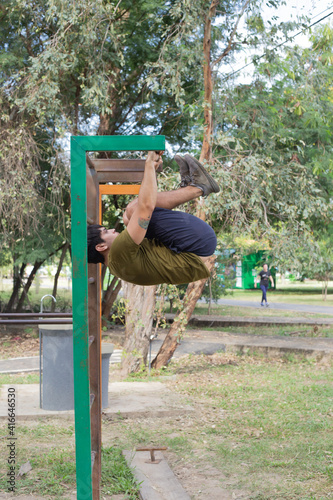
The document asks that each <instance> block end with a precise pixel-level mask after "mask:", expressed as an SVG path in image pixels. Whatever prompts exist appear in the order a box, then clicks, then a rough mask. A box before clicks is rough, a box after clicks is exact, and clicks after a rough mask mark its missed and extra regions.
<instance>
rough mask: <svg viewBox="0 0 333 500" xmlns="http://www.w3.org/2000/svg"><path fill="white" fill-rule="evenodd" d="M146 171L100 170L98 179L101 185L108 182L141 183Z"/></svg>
mask: <svg viewBox="0 0 333 500" xmlns="http://www.w3.org/2000/svg"><path fill="white" fill-rule="evenodd" d="M143 175H144V172H98V173H97V179H98V183H99V185H101V184H107V183H108V182H113V183H114V182H124V183H125V184H128V183H129V182H130V183H139V184H141V182H142V179H143Z"/></svg>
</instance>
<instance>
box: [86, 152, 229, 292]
mask: <svg viewBox="0 0 333 500" xmlns="http://www.w3.org/2000/svg"><path fill="white" fill-rule="evenodd" d="M175 160H176V161H177V163H178V164H179V166H180V174H181V187H180V188H179V189H176V190H174V191H168V192H160V193H158V192H157V182H156V169H157V168H158V166H159V164H160V163H161V162H162V160H161V153H156V152H153V151H150V152H149V153H148V156H147V159H146V163H145V171H144V176H143V180H142V183H141V187H140V192H139V196H138V198H137V199H136V200H133V201H132V202H131V203H130V204H129V205H128V206H127V208H126V211H125V214H124V223H125V225H126V229H125V231H123V232H122V233H120V234H119V233H117V232H116V231H115V230H114V229H106V228H104V227H102V226H98V225H92V226H88V262H94V263H97V262H102V263H105V264H107V265H108V267H109V269H110V272H111V273H112V274H113V275H115V276H118V277H119V278H121V279H123V280H124V281H128V282H130V283H135V284H137V285H155V284H159V283H172V284H181V283H190V282H192V281H197V280H200V279H203V278H208V277H209V271H208V269H207V267H206V266H205V261H206V260H207V259H208V258H209V257H210V256H211V255H212V254H213V253H214V251H215V248H216V236H215V233H214V231H213V230H212V228H211V227H210V226H209V225H208V224H206V223H205V222H204V221H202V220H201V219H198V218H197V217H194V216H193V215H190V214H186V213H183V212H178V211H173V210H172V209H173V208H175V207H177V206H178V205H182V204H183V203H186V202H188V201H191V200H194V199H195V198H198V197H199V196H202V195H203V196H208V195H209V194H210V193H217V192H218V191H219V187H218V185H217V183H216V182H215V181H214V179H213V178H212V177H211V176H210V175H209V174H208V173H207V172H206V170H205V169H204V167H203V166H202V165H201V164H200V163H199V162H198V161H197V160H196V159H195V158H193V157H192V156H190V155H185V156H184V158H183V157H180V156H178V155H176V157H175Z"/></svg>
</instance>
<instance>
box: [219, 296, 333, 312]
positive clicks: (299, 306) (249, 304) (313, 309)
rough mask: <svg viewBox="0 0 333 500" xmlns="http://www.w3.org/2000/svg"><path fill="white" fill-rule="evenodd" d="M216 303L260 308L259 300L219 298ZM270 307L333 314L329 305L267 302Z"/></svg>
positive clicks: (332, 308) (332, 309)
mask: <svg viewBox="0 0 333 500" xmlns="http://www.w3.org/2000/svg"><path fill="white" fill-rule="evenodd" d="M218 304H221V305H225V306H238V307H255V308H257V309H259V310H261V306H260V302H259V300H258V301H255V302H254V301H251V300H233V299H219V300H218ZM269 307H270V309H280V310H285V311H300V312H308V313H314V314H333V307H331V306H310V305H304V304H280V303H278V302H275V303H274V301H273V302H269Z"/></svg>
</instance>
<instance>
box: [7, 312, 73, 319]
mask: <svg viewBox="0 0 333 500" xmlns="http://www.w3.org/2000/svg"><path fill="white" fill-rule="evenodd" d="M36 316H38V318H71V317H72V313H0V318H35V317H36Z"/></svg>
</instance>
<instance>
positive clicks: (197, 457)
mask: <svg viewBox="0 0 333 500" xmlns="http://www.w3.org/2000/svg"><path fill="white" fill-rule="evenodd" d="M287 359H288V358H287V357H285V358H284V359H280V360H274V361H273V360H271V361H268V360H265V359H264V358H262V357H260V356H258V357H256V356H244V357H237V356H234V357H233V358H231V357H230V355H229V356H228V355H224V354H216V355H214V356H212V357H206V356H199V357H192V358H191V359H189V358H187V361H186V359H183V360H182V361H181V362H178V363H177V364H173V365H171V366H170V367H169V371H173V373H174V374H177V378H176V380H175V381H174V380H169V382H168V384H169V386H170V388H171V389H172V390H173V391H176V392H178V394H179V395H180V396H181V397H182V399H183V403H188V404H190V405H191V406H192V408H195V412H194V413H193V414H192V415H190V416H186V415H183V416H180V417H179V418H176V419H175V420H173V421H172V419H171V420H170V418H169V419H165V420H162V419H159V422H158V423H155V424H154V421H153V419H148V420H147V421H145V420H140V421H131V422H126V421H119V422H117V423H115V422H113V423H112V424H108V423H106V424H105V426H107V427H109V426H111V425H112V426H115V428H113V429H112V432H113V435H114V436H118V437H117V442H119V444H120V446H121V447H129V446H135V445H138V444H140V443H152V444H156V445H157V444H161V443H163V444H167V445H168V446H169V448H170V450H171V455H173V456H174V464H175V467H176V468H177V464H179V463H182V464H183V467H184V466H190V464H191V465H192V466H194V467H195V468H200V467H201V468H202V469H203V470H206V468H207V467H208V464H210V465H211V466H213V467H215V468H216V469H217V470H218V471H219V473H220V476H221V477H223V478H224V480H223V483H224V485H226V484H230V485H231V486H230V488H232V489H233V491H236V497H237V490H240V489H241V490H245V491H247V492H248V494H247V496H246V498H248V499H256V500H259V499H261V500H264V499H265V500H275V499H276V500H277V499H279V500H281V499H300V500H310V499H316V500H321V499H326V498H330V495H331V494H332V488H333V426H332V417H333V384H332V382H333V372H332V367H331V366H320V365H319V364H316V363H314V362H309V361H306V360H304V361H300V360H297V359H296V358H293V357H290V359H289V361H288V360H287ZM170 460H171V461H172V456H171V458H170ZM202 498H204V497H202ZM244 498H245V497H244Z"/></svg>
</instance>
